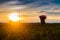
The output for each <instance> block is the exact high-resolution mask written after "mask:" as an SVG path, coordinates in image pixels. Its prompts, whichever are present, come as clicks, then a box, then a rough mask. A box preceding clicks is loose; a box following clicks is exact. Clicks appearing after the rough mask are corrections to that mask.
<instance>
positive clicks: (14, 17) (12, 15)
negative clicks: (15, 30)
mask: <svg viewBox="0 0 60 40" xmlns="http://www.w3.org/2000/svg"><path fill="white" fill-rule="evenodd" d="M8 17H9V20H11V21H13V22H16V21H19V20H20V19H21V18H20V17H19V14H18V13H10V14H9V16H8Z"/></svg>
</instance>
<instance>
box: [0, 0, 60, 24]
mask: <svg viewBox="0 0 60 40" xmlns="http://www.w3.org/2000/svg"><path fill="white" fill-rule="evenodd" d="M11 13H17V14H19V16H20V17H19V18H20V20H19V21H21V22H39V16H40V15H42V14H44V15H46V16H47V20H46V22H49V23H60V0H0V22H9V21H10V19H9V15H10V14H11Z"/></svg>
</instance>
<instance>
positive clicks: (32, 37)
mask: <svg viewBox="0 0 60 40" xmlns="http://www.w3.org/2000/svg"><path fill="white" fill-rule="evenodd" d="M8 27H11V25H10V24H6V23H0V40H60V24H59V23H47V24H45V25H43V26H40V23H20V24H19V28H18V29H14V28H13V29H14V30H12V27H13V26H12V27H11V28H10V29H8ZM14 27H18V26H14Z"/></svg>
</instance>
